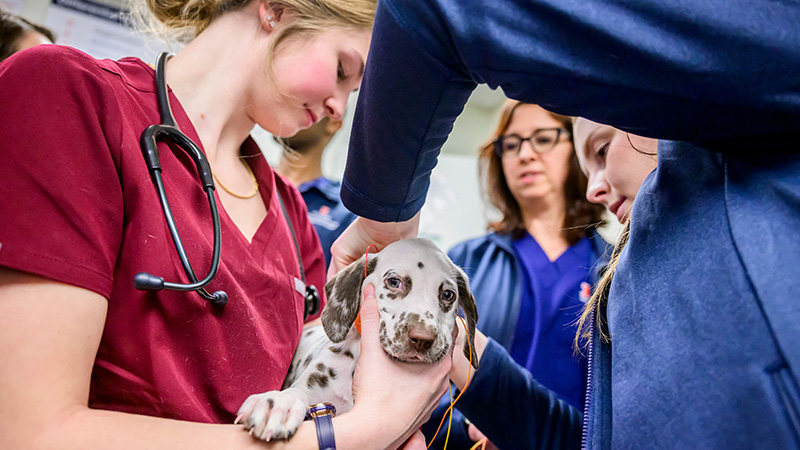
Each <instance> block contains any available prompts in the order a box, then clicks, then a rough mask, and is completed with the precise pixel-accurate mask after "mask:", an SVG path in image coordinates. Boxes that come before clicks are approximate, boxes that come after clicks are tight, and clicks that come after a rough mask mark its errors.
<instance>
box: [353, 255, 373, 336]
mask: <svg viewBox="0 0 800 450" xmlns="http://www.w3.org/2000/svg"><path fill="white" fill-rule="evenodd" d="M370 247H375V244H369V245H368V246H367V251H366V253H365V254H364V279H366V278H367V256H369V248H370ZM375 250H378V247H375ZM353 325H355V326H356V330H358V334H361V311H359V312H358V315H357V316H356V320H355V322H353Z"/></svg>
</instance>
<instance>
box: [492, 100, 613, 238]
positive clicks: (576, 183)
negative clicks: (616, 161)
mask: <svg viewBox="0 0 800 450" xmlns="http://www.w3.org/2000/svg"><path fill="white" fill-rule="evenodd" d="M526 104H528V103H522V102H519V101H517V100H507V101H506V102H505V103H504V104H503V109H502V110H501V112H500V122H499V123H498V124H497V129H496V130H495V131H494V134H492V136H491V138H490V139H489V140H488V141H487V142H486V144H484V145H483V147H481V150H480V157H479V160H480V166H481V170H480V171H481V176H482V178H483V181H484V186H485V188H486V195H487V198H488V200H489V202H490V203H491V204H492V205H493V206H494V207H495V208H497V209H498V210H499V211H500V214H502V218H501V219H500V220H498V221H496V222H492V223H490V224H489V229H491V230H493V231H495V232H497V233H502V234H511V235H512V236H513V237H515V238H518V237H521V236H522V235H523V234H524V233H525V229H526V228H525V224H524V222H523V219H522V210H521V209H520V207H519V204H518V203H517V200H516V199H515V198H514V196H513V195H512V194H511V190H510V189H509V188H508V183H507V182H506V177H505V174H504V173H503V164H502V162H501V161H500V157H499V156H498V155H497V153H496V152H495V150H494V140H495V139H497V138H498V137H500V136H502V135H503V134H504V133H505V132H506V130H507V129H508V127H509V125H510V124H511V118H512V116H513V115H514V111H515V110H516V109H517V108H518V107H519V106H521V105H526ZM545 111H546V112H547V113H548V114H550V116H551V117H553V119H555V120H556V121H558V123H559V124H560V125H561V126H562V127H564V129H566V130H567V131H569V134H568V136H569V140H570V143H572V118H571V117H568V116H562V115H560V114H556V113H552V112H550V111H547V110H545ZM587 183H588V181H587V180H586V175H584V174H583V171H581V167H580V164H579V163H578V156H577V155H576V154H575V152H574V151H573V152H572V154H571V156H570V161H569V171H568V173H567V179H566V180H565V181H564V202H565V204H566V214H565V215H564V223H563V227H562V231H561V234H562V236H563V237H564V239H565V240H566V241H567V243H568V244H569V245H573V244H575V243H577V242H578V241H580V240H581V239H582V238H583V237H585V236H586V235H587V234H588V232H589V229H590V228H592V227H595V226H598V225H601V224H602V223H603V215H604V213H605V207H604V206H602V205H598V204H594V203H591V202H589V201H588V200H586V185H587Z"/></svg>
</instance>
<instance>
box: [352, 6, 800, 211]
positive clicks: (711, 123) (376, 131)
mask: <svg viewBox="0 0 800 450" xmlns="http://www.w3.org/2000/svg"><path fill="white" fill-rule="evenodd" d="M798 23H800V6H798V4H797V2H796V1H774V0H621V1H614V2H609V1H607V0H537V1H529V0H425V1H422V0H420V1H400V0H381V1H380V2H379V5H378V11H377V15H376V21H375V28H374V31H373V38H372V44H371V49H370V56H369V58H368V61H367V68H366V72H365V75H364V80H363V82H362V88H361V94H360V95H359V99H358V105H357V108H356V114H355V119H354V125H353V132H352V135H351V141H350V153H349V155H348V161H347V167H346V170H345V177H344V182H343V188H342V199H343V200H344V202H345V204H346V205H347V206H348V208H350V209H351V210H352V211H353V212H355V213H357V214H359V215H363V216H365V217H368V218H371V219H374V220H381V221H397V220H407V219H409V218H411V217H412V216H413V215H414V214H415V213H416V212H417V211H418V210H419V209H420V207H421V206H422V204H423V203H424V200H425V195H426V193H427V189H428V185H429V175H430V172H431V170H432V169H433V167H434V166H435V165H436V158H437V156H438V152H439V149H440V148H441V146H442V144H443V143H444V141H445V139H446V138H447V135H448V134H449V133H450V131H451V129H452V124H453V122H454V120H455V118H456V117H457V116H458V114H459V113H460V112H461V110H462V108H463V105H464V103H465V102H466V100H467V98H468V96H469V94H470V92H471V91H472V89H473V88H474V86H475V85H476V83H487V84H488V85H489V86H490V87H501V88H502V89H503V91H504V92H505V93H506V94H507V95H508V96H509V97H512V98H516V99H518V100H522V101H525V102H529V103H537V104H540V105H542V106H543V107H545V108H547V109H550V110H552V111H555V112H559V113H562V114H567V115H576V116H583V117H586V118H589V119H591V120H594V121H597V122H601V123H606V124H610V125H613V126H615V127H617V128H620V129H623V130H625V131H629V132H632V133H635V134H639V135H643V136H649V137H654V138H659V139H671V140H686V141H692V142H695V143H700V144H708V145H705V146H706V147H708V146H713V145H716V144H730V143H737V142H752V141H759V142H760V140H762V139H765V136H766V137H771V136H775V135H788V136H791V137H792V138H796V136H797V135H798V134H800V131H799V130H798V128H799V127H798V125H797V123H798V119H800V83H798V82H797V73H798V72H800V45H797V43H798V42H800V26H797V24H798Z"/></svg>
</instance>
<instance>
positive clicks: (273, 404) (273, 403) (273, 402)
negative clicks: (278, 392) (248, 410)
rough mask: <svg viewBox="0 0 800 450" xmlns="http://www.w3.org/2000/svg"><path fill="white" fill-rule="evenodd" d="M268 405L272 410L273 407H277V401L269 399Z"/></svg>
mask: <svg viewBox="0 0 800 450" xmlns="http://www.w3.org/2000/svg"><path fill="white" fill-rule="evenodd" d="M267 405H269V407H270V409H271V408H272V407H273V406H275V400H273V399H271V398H268V399H267Z"/></svg>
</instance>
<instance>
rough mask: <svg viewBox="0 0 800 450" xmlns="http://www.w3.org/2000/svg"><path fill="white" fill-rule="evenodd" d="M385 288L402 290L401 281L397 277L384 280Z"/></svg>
mask: <svg viewBox="0 0 800 450" xmlns="http://www.w3.org/2000/svg"><path fill="white" fill-rule="evenodd" d="M386 286H388V287H390V288H392V289H402V288H403V281H402V280H400V278H397V277H389V278H387V279H386Z"/></svg>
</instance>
